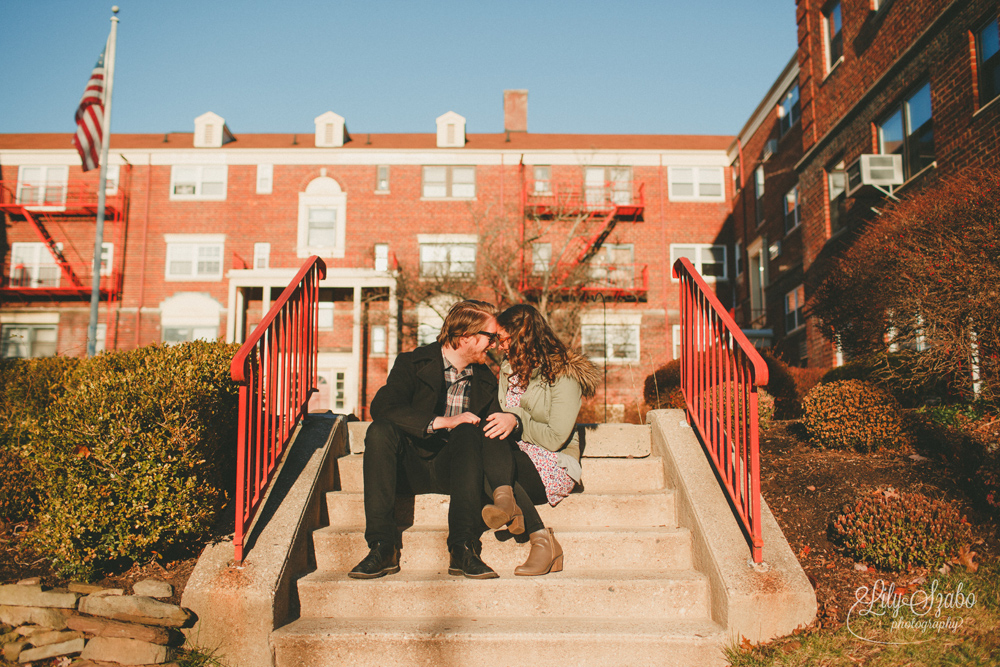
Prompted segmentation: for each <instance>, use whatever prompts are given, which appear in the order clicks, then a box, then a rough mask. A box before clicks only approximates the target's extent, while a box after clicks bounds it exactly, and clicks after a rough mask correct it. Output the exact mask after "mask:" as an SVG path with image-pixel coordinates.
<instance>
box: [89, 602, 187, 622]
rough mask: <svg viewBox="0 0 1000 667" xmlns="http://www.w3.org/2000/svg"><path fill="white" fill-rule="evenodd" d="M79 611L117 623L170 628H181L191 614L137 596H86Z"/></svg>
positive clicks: (169, 605)
mask: <svg viewBox="0 0 1000 667" xmlns="http://www.w3.org/2000/svg"><path fill="white" fill-rule="evenodd" d="M80 611H82V612H83V613H85V614H90V615H92V616H103V617H104V618H113V619H115V620H118V621H129V622H131V623H142V624H144V625H161V626H167V627H172V628H179V627H182V626H184V625H185V624H186V623H187V622H188V621H189V620H191V612H189V611H188V610H186V609H183V608H181V607H179V606H178V605H175V604H167V603H166V602H160V601H158V600H154V599H152V598H147V597H142V596H139V595H120V596H98V597H94V596H92V595H88V596H87V597H85V598H82V599H81V600H80Z"/></svg>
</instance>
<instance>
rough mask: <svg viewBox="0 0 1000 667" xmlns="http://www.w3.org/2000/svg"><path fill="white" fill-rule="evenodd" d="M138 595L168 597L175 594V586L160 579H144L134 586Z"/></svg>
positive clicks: (133, 588)
mask: <svg viewBox="0 0 1000 667" xmlns="http://www.w3.org/2000/svg"><path fill="white" fill-rule="evenodd" d="M132 590H133V591H135V594H136V595H143V596H145V597H150V598H168V597H170V596H171V595H173V594H174V587H173V586H171V585H170V584H168V583H167V582H165V581H160V580H159V579H143V580H142V581H137V582H136V583H135V585H134V586H133V587H132Z"/></svg>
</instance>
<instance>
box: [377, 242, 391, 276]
mask: <svg viewBox="0 0 1000 667" xmlns="http://www.w3.org/2000/svg"><path fill="white" fill-rule="evenodd" d="M375 270H376V271H388V270H389V244H388V243H376V244H375Z"/></svg>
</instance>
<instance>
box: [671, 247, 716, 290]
mask: <svg viewBox="0 0 1000 667" xmlns="http://www.w3.org/2000/svg"><path fill="white" fill-rule="evenodd" d="M684 249H691V250H694V251H695V253H694V254H695V259H694V260H692V262H691V263H692V264H693V265H694V268H695V269H697V271H698V273H699V274H701V277H702V278H703V279H704V280H705V282H706V283H714V282H723V283H724V282H726V281H728V280H729V265H728V259H729V258H728V254H729V253H728V250H729V249H728V248H727V247H726V246H724V245H721V244H715V243H671V244H670V266H673V265H674V262H676V261H677V258H678V257H680V256H681V254H680V253H681V251H682V250H684ZM715 249H718V250H721V251H722V261H721V266H722V275H721V276H707V275H705V272H704V266H705V264H706V262H705V257H704V254H703V253H702V252H701V251H702V250H715ZM711 263H712V264H719V262H711ZM670 275H671V278H670V280H671V281H672V282H675V283H676V282H678V279H677V278H675V277H673V271H671V272H670Z"/></svg>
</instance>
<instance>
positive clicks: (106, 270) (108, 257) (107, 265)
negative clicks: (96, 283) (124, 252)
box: [101, 241, 115, 276]
mask: <svg viewBox="0 0 1000 667" xmlns="http://www.w3.org/2000/svg"><path fill="white" fill-rule="evenodd" d="M114 266H115V244H114V243H111V242H109V241H104V242H102V243H101V276H110V275H111V272H112V271H113V270H114Z"/></svg>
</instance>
